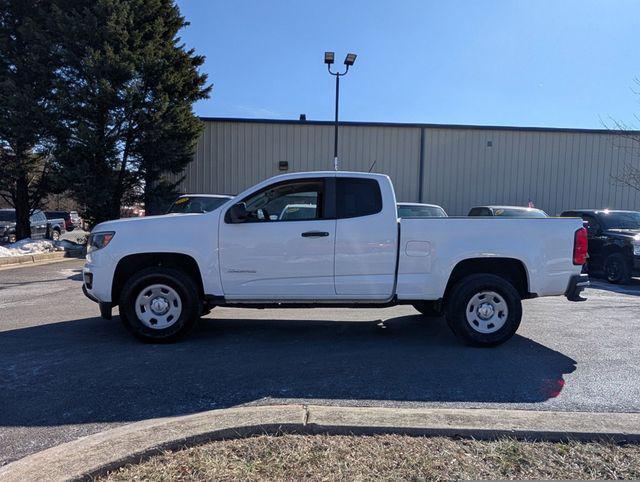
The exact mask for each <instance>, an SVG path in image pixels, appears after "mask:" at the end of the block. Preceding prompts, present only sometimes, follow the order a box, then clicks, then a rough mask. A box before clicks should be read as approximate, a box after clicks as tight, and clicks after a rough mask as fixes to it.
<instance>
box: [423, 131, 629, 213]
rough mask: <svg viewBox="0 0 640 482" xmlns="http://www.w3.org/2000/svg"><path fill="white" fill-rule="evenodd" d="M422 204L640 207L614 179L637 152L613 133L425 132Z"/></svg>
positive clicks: (450, 208)
mask: <svg viewBox="0 0 640 482" xmlns="http://www.w3.org/2000/svg"><path fill="white" fill-rule="evenodd" d="M424 143H425V144H424V149H425V151H424V159H425V161H424V162H425V164H424V173H425V174H424V183H423V193H424V200H425V202H434V203H436V204H441V205H442V206H443V207H444V208H445V209H446V210H447V212H450V213H452V214H458V215H460V214H466V213H467V212H468V210H469V208H470V207H472V206H475V205H483V204H484V205H486V204H510V205H518V206H526V205H527V203H528V202H529V200H531V201H533V202H534V204H535V205H536V207H539V208H541V209H544V210H545V211H547V212H548V213H549V214H559V213H560V212H561V211H563V210H567V209H579V208H605V207H608V208H611V209H640V192H638V191H636V190H633V189H630V188H628V187H623V186H621V185H619V184H618V183H616V182H615V181H614V179H613V177H614V176H615V175H616V174H617V173H622V169H623V167H624V165H625V163H628V162H632V161H633V160H634V159H636V160H637V147H634V145H633V142H632V141H630V140H629V139H627V138H625V137H623V136H620V135H612V134H601V133H584V132H552V131H523V130H489V129H446V128H444V129H443V128H437V129H430V128H427V129H426V131H425V139H424Z"/></svg>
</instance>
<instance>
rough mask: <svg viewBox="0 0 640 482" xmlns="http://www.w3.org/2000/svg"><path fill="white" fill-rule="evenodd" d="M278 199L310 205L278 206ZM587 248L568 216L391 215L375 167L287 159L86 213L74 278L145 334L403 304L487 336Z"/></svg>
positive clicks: (549, 291) (574, 291)
mask: <svg viewBox="0 0 640 482" xmlns="http://www.w3.org/2000/svg"><path fill="white" fill-rule="evenodd" d="M290 205H305V206H312V207H313V208H312V209H305V210H304V216H302V215H301V216H296V217H292V218H290V219H289V218H282V216H280V213H282V211H283V209H285V208H286V207H287V206H290ZM586 256H587V233H586V230H585V229H584V228H583V226H582V220H581V219H578V218H575V219H573V218H546V219H545V218H541V219H505V218H500V217H495V218H478V219H473V218H472V219H470V218H466V217H465V218H455V217H449V218H432V219H417V218H414V219H412V218H407V219H399V218H398V215H397V211H396V197H395V193H394V190H393V185H392V183H391V180H390V179H389V177H387V176H385V175H382V174H370V173H357V172H342V171H336V172H308V173H292V174H285V175H281V176H276V177H273V178H271V179H268V180H266V181H263V182H261V183H259V184H257V185H256V186H254V187H252V188H249V189H247V190H246V191H244V192H242V193H240V194H238V195H237V196H236V197H234V198H232V199H230V200H229V201H227V202H226V203H224V204H222V205H221V206H220V207H219V208H217V209H215V210H213V211H211V212H208V213H204V214H183V215H179V214H178V215H173V216H150V217H145V218H132V219H122V220H118V221H109V222H105V223H102V224H99V225H98V226H96V227H95V228H94V229H93V231H92V233H91V235H90V237H89V240H88V249H87V262H86V265H85V267H84V270H83V277H84V283H83V290H84V292H85V294H86V295H87V296H88V297H89V298H90V299H92V300H93V301H96V302H97V303H99V305H100V311H101V314H102V316H103V317H104V318H107V319H110V318H111V312H112V308H113V307H114V306H119V311H120V317H121V319H122V321H123V322H124V323H125V325H126V326H127V327H128V328H129V329H130V330H131V331H132V332H133V334H134V335H136V336H137V337H138V338H140V339H142V340H145V341H156V342H161V341H172V340H175V339H177V338H179V337H180V336H182V335H184V334H185V333H186V332H187V331H188V330H189V329H190V328H191V327H192V326H193V325H194V323H195V322H196V321H197V320H198V319H199V318H200V317H201V316H202V315H203V314H206V313H208V312H209V311H210V310H211V309H212V308H213V307H215V306H227V307H242V308H247V307H253V308H268V307H278V308H286V307H327V306H339V307H381V308H382V307H387V306H392V305H397V304H410V305H413V306H414V307H416V308H417V309H418V311H420V312H422V313H424V314H426V315H434V314H444V316H445V318H446V320H447V322H448V324H449V326H450V327H451V329H452V331H453V332H454V333H455V334H456V335H457V336H458V337H459V338H460V339H461V340H463V341H464V342H466V343H468V344H472V345H478V346H493V345H497V344H500V343H503V342H505V341H506V340H508V339H509V338H511V336H513V334H514V333H515V332H516V330H517V329H518V326H519V324H520V319H521V317H522V305H521V300H523V299H527V298H534V297H538V296H556V295H565V296H566V297H567V298H568V299H569V300H571V301H579V300H582V299H583V298H581V297H580V292H581V291H582V289H583V288H584V287H585V286H586V285H587V284H588V281H587V279H586V275H583V274H581V269H582V265H583V264H584V263H585V260H586Z"/></svg>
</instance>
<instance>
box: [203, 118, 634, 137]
mask: <svg viewBox="0 0 640 482" xmlns="http://www.w3.org/2000/svg"><path fill="white" fill-rule="evenodd" d="M200 120H201V121H203V122H237V123H243V124H284V125H316V126H332V125H334V122H333V121H319V120H296V119H249V118H242V117H200ZM339 125H341V126H362V127H412V128H416V129H421V128H428V129H473V130H485V131H486V130H498V131H520V132H559V133H562V132H564V133H582V134H613V135H617V134H626V135H629V134H634V135H640V131H635V130H628V131H620V130H613V129H582V128H571V127H520V126H489V125H466V124H429V123H426V124H423V123H411V122H360V121H340V122H339Z"/></svg>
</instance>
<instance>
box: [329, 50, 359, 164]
mask: <svg viewBox="0 0 640 482" xmlns="http://www.w3.org/2000/svg"><path fill="white" fill-rule="evenodd" d="M334 57H335V55H334V53H333V52H325V53H324V63H325V64H327V70H328V71H329V73H330V74H331V75H333V76H334V77H335V78H336V120H335V126H334V134H333V169H334V170H336V171H337V170H338V103H339V99H340V77H342V76H343V75H347V72H349V67H351V66H352V65H353V64H354V62H355V61H356V57H357V55H356V54H347V56H346V57H345V59H344V65H345V66H346V69H345V70H344V72H331V65H332V64H333V60H334Z"/></svg>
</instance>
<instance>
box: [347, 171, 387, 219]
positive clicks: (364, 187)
mask: <svg viewBox="0 0 640 482" xmlns="http://www.w3.org/2000/svg"><path fill="white" fill-rule="evenodd" d="M380 211H382V194H381V193H380V185H379V184H378V181H376V180H375V179H364V178H357V177H338V178H336V215H337V217H338V219H344V218H355V217H359V216H369V215H371V214H376V213H379V212H380Z"/></svg>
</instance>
